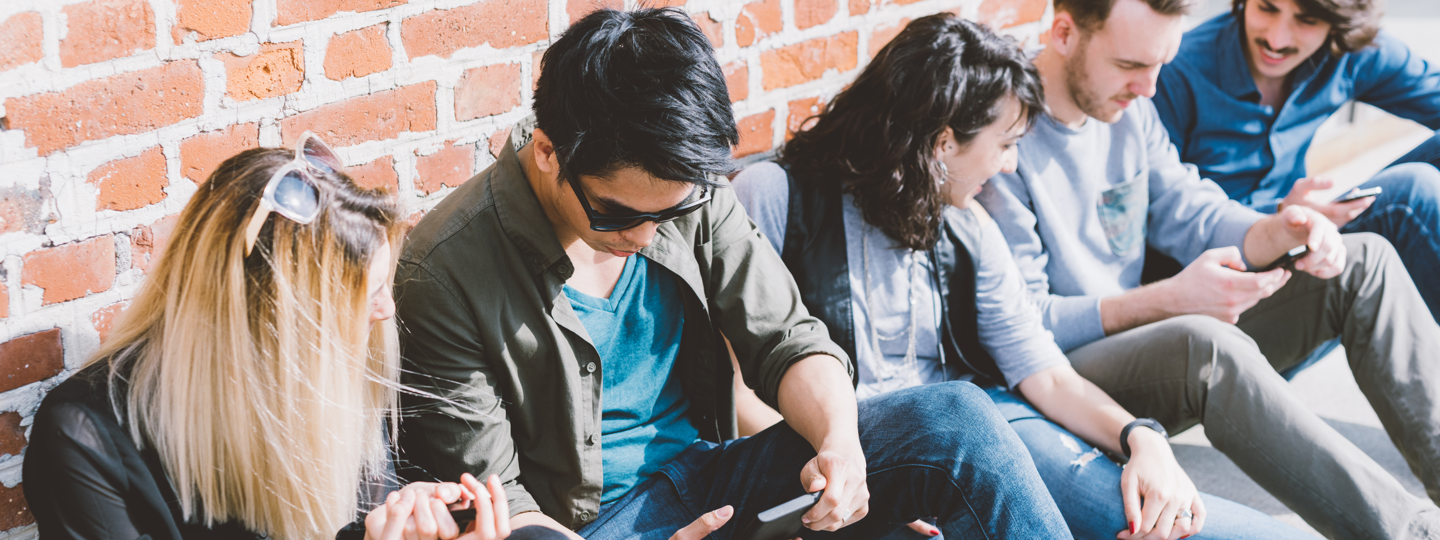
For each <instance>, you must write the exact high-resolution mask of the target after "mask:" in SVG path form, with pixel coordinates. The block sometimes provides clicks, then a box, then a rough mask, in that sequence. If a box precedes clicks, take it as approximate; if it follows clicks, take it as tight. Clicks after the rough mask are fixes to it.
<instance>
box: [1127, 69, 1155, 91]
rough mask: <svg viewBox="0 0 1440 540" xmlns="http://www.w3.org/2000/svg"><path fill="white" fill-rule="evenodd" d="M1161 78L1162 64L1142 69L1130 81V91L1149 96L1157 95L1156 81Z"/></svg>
mask: <svg viewBox="0 0 1440 540" xmlns="http://www.w3.org/2000/svg"><path fill="white" fill-rule="evenodd" d="M1159 78H1160V66H1159V65H1156V66H1155V67H1152V68H1150V69H1146V70H1143V71H1141V72H1140V73H1139V74H1138V75H1137V76H1136V78H1135V79H1134V80H1132V81H1131V82H1130V88H1129V90H1130V93H1132V94H1135V95H1137V96H1145V97H1147V98H1151V97H1155V81H1156V80H1157V79H1159Z"/></svg>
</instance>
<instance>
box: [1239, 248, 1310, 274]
mask: <svg viewBox="0 0 1440 540" xmlns="http://www.w3.org/2000/svg"><path fill="white" fill-rule="evenodd" d="M1307 253H1310V246H1306V245H1300V246H1297V247H1295V248H1292V249H1291V250H1290V251H1287V252H1285V254H1284V255H1281V256H1280V258H1279V259H1275V261H1274V262H1271V263H1270V264H1267V265H1265V267H1264V268H1261V269H1259V270H1251V272H1269V271H1271V270H1274V269H1276V268H1280V267H1282V266H1286V265H1289V264H1291V263H1293V262H1295V261H1298V260H1300V258H1301V257H1304V256H1305V254H1307Z"/></svg>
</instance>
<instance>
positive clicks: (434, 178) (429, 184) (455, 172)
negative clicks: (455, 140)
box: [415, 141, 475, 195]
mask: <svg viewBox="0 0 1440 540" xmlns="http://www.w3.org/2000/svg"><path fill="white" fill-rule="evenodd" d="M474 163H475V145H473V144H465V145H460V146H452V145H451V144H450V141H446V142H445V147H444V148H441V149H440V151H439V152H436V153H434V154H430V155H428V156H419V158H417V159H416V161H415V172H416V173H417V174H419V177H418V178H416V179H415V189H417V190H419V191H420V193H421V194H423V195H429V194H431V193H435V192H436V191H440V188H442V187H444V186H450V187H458V186H460V184H463V183H465V181H466V180H469V179H470V175H471V174H473V173H472V172H471V170H472V169H473V168H474V167H472V165H473V164H474Z"/></svg>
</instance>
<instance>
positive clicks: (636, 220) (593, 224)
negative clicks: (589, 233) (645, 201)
mask: <svg viewBox="0 0 1440 540" xmlns="http://www.w3.org/2000/svg"><path fill="white" fill-rule="evenodd" d="M570 188H571V191H574V192H575V198H577V199H580V207H581V208H584V209H585V217H588V218H590V229H591V230H596V231H600V232H614V231H623V230H625V229H631V228H635V227H638V226H640V224H641V223H645V222H646V221H654V222H655V223H665V222H667V221H673V220H675V219H676V218H680V217H683V216H685V215H686V214H689V213H691V212H694V211H696V210H698V209H700V207H701V206H704V205H705V203H707V202H710V188H708V187H706V186H703V185H702V186H698V187H696V188H695V190H694V191H692V192H691V193H690V197H688V198H686V200H687V201H688V202H682V203H680V204H678V205H675V206H673V207H671V208H668V209H665V210H661V211H659V212H654V213H647V212H638V213H634V214H601V213H600V212H596V211H595V209H594V208H592V207H591V206H590V201H589V200H588V199H586V198H585V188H583V187H580V183H579V182H577V181H575V180H574V179H573V178H572V179H571V180H570ZM697 194H698V195H699V196H698V197H697V196H696V195H697Z"/></svg>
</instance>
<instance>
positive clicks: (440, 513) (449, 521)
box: [430, 497, 460, 538]
mask: <svg viewBox="0 0 1440 540" xmlns="http://www.w3.org/2000/svg"><path fill="white" fill-rule="evenodd" d="M430 513H431V514H432V515H434V516H435V537H436V538H455V537H457V536H460V525H459V524H457V523H455V518H453V517H451V516H450V509H449V508H446V504H445V501H444V500H443V499H439V498H435V497H431V498H430Z"/></svg>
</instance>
